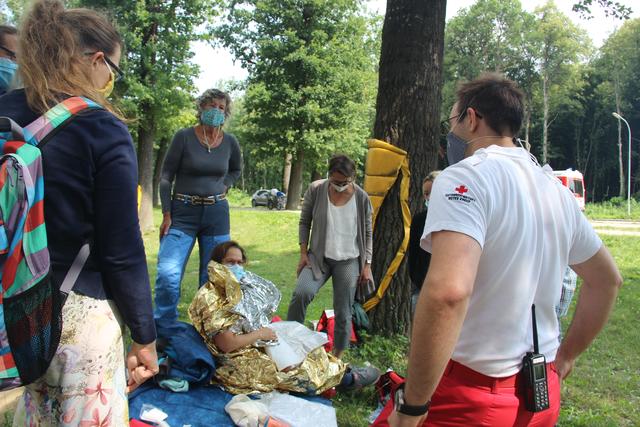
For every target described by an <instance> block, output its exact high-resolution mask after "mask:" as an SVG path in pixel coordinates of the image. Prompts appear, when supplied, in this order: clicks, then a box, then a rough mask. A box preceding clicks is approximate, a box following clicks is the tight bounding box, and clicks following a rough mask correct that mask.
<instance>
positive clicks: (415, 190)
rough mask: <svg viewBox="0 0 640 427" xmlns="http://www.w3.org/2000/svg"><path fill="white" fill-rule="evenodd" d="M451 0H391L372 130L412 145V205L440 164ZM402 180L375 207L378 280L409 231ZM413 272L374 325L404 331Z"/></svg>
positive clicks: (398, 282) (395, 286)
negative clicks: (405, 225) (406, 229)
mask: <svg viewBox="0 0 640 427" xmlns="http://www.w3.org/2000/svg"><path fill="white" fill-rule="evenodd" d="M446 4H447V2H446V0H433V1H429V2H426V1H414V0H388V2H387V11H386V15H385V20H384V26H383V29H382V50H381V55H380V71H379V85H378V97H377V101H376V119H375V125H374V137H375V138H377V139H380V140H384V141H387V142H389V143H391V144H393V145H395V146H398V147H400V148H402V149H404V150H406V151H407V152H408V159H409V168H410V170H411V185H410V196H409V198H410V206H411V212H415V211H417V210H418V209H419V207H420V205H421V194H422V192H421V180H422V177H424V176H425V175H426V174H427V173H428V172H429V171H431V170H433V169H435V168H436V167H437V152H438V140H439V127H438V123H439V121H440V103H441V88H442V58H443V50H444V26H445V12H446ZM399 183H400V180H398V181H397V182H396V183H395V185H394V186H393V187H392V188H391V190H390V191H389V194H388V195H387V197H386V199H385V201H384V202H383V204H382V206H381V208H380V213H379V214H378V219H377V223H376V225H375V232H374V241H373V266H372V267H373V274H374V278H375V280H376V283H380V281H381V280H382V278H383V275H384V273H385V272H386V270H387V268H388V266H389V264H390V262H391V260H392V259H393V258H394V256H395V254H396V252H397V251H398V248H399V247H400V244H401V242H402V239H403V237H404V231H403V223H402V211H401V209H400V200H399V188H400V186H399ZM410 290H411V286H410V280H409V276H408V274H407V268H406V262H404V260H403V262H402V264H401V266H400V269H399V270H398V272H397V273H396V275H395V276H394V277H393V279H392V280H391V283H390V285H389V288H388V289H387V292H386V294H385V296H384V298H383V299H382V301H380V303H379V304H378V305H377V306H376V307H375V308H374V309H373V310H372V311H371V312H370V317H371V320H372V323H373V325H372V329H373V330H375V331H378V332H379V333H381V334H383V335H390V334H395V333H406V332H407V330H408V326H409V322H410V319H409V317H410V313H409V311H410V310H409V307H410Z"/></svg>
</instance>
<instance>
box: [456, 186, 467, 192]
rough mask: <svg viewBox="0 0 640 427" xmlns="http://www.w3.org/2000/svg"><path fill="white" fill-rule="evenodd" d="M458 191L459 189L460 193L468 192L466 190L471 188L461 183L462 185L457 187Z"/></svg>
mask: <svg viewBox="0 0 640 427" xmlns="http://www.w3.org/2000/svg"><path fill="white" fill-rule="evenodd" d="M456 191H457V192H458V193H460V194H464V193H466V192H467V191H469V190H468V189H467V187H465V186H464V185H461V186H460V187H458V188H456Z"/></svg>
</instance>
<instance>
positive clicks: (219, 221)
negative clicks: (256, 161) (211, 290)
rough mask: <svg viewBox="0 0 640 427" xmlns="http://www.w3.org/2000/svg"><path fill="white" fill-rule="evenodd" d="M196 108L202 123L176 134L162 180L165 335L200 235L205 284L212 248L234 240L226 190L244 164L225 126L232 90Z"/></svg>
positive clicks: (158, 291)
mask: <svg viewBox="0 0 640 427" xmlns="http://www.w3.org/2000/svg"><path fill="white" fill-rule="evenodd" d="M196 107H197V109H198V118H199V121H200V124H199V125H197V126H194V127H190V128H186V129H181V130H179V131H178V132H177V133H176V135H175V136H174V138H173V141H172V142H171V146H170V148H169V151H168V152H167V156H166V158H165V160H164V164H163V166H162V176H161V179H160V200H161V202H162V215H163V220H162V225H161V226H160V250H159V252H158V276H157V279H156V287H155V310H154V318H155V320H156V324H157V326H158V334H163V335H164V334H166V333H167V328H170V327H171V326H172V325H174V324H175V322H176V321H177V319H178V301H179V299H180V283H181V281H182V275H183V272H184V268H185V265H186V263H187V261H188V259H189V255H190V253H191V249H192V248H193V245H194V243H195V239H196V237H197V238H198V247H199V248H200V282H199V284H200V286H202V284H203V283H204V282H205V281H206V280H207V262H208V261H209V258H210V256H211V251H212V249H213V248H214V247H215V246H216V245H218V244H219V243H222V242H226V241H227V240H229V239H230V234H229V204H228V202H227V200H226V194H227V190H228V189H229V187H231V186H232V185H233V183H234V182H235V181H236V180H237V179H238V177H239V176H240V171H241V167H242V157H241V155H240V146H239V145H238V141H237V140H236V138H235V137H234V136H233V135H230V134H228V133H225V132H224V131H223V130H222V126H223V124H224V122H225V119H226V118H228V117H229V113H230V111H231V98H230V97H229V95H228V94H227V93H225V92H222V91H220V90H218V89H208V90H206V91H205V92H204V93H203V94H202V95H201V96H200V97H199V98H198V100H197V101H196ZM172 186H173V196H172V191H171V190H172Z"/></svg>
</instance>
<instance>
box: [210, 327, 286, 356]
mask: <svg viewBox="0 0 640 427" xmlns="http://www.w3.org/2000/svg"><path fill="white" fill-rule="evenodd" d="M277 339H278V336H277V335H276V333H275V332H274V330H273V329H271V328H267V327H264V328H260V329H258V330H257V331H253V332H249V333H246V334H234V333H233V332H231V331H230V330H228V329H227V330H226V331H224V332H220V333H219V334H217V335H216V336H215V337H213V342H214V344H215V345H216V347H218V348H219V349H220V351H222V352H223V353H232V352H234V351H236V350H237V349H239V348H242V347H246V346H248V345H251V344H253V343H255V342H256V341H258V340H265V341H269V340H277Z"/></svg>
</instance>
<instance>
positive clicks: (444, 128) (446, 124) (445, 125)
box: [440, 107, 483, 136]
mask: <svg viewBox="0 0 640 427" xmlns="http://www.w3.org/2000/svg"><path fill="white" fill-rule="evenodd" d="M468 108H473V110H474V111H475V112H476V117H478V118H479V119H481V118H482V117H483V116H482V114H480V113H478V110H477V109H475V108H474V107H466V108H465V109H464V110H462V113H458V114H456V115H455V116H451V117H449V118H448V119H446V120H443V121H441V122H440V134H441V135H442V136H446V135H447V134H448V133H449V131H450V130H451V120H453V119H457V121H460V120H462V119H463V118H464V116H465V115H466V114H467V109H468Z"/></svg>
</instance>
